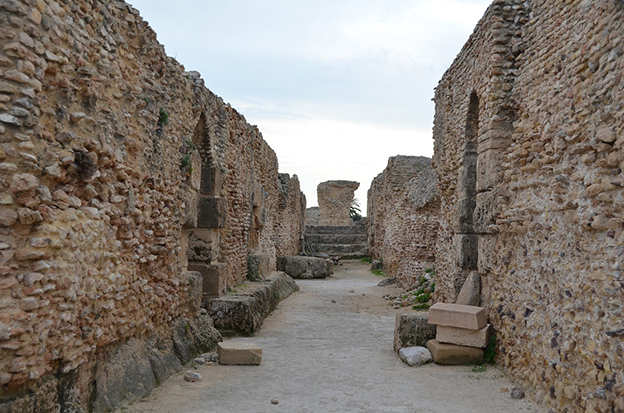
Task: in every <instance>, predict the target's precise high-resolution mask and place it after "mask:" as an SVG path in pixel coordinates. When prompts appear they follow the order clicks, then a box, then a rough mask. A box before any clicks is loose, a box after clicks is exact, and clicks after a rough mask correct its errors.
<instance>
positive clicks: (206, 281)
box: [188, 262, 227, 297]
mask: <svg viewBox="0 0 624 413" xmlns="http://www.w3.org/2000/svg"><path fill="white" fill-rule="evenodd" d="M188 269H189V270H191V271H196V272H198V273H200V274H201V275H202V296H204V297H220V296H221V295H223V294H224V293H225V290H226V288H227V267H226V265H225V263H216V264H204V263H197V262H189V264H188Z"/></svg>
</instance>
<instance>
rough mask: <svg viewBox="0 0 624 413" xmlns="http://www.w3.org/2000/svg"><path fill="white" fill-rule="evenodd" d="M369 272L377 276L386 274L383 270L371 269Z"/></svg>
mask: <svg viewBox="0 0 624 413" xmlns="http://www.w3.org/2000/svg"><path fill="white" fill-rule="evenodd" d="M371 272H372V273H373V274H375V275H378V276H379V277H385V276H386V274H385V273H384V272H383V270H371Z"/></svg>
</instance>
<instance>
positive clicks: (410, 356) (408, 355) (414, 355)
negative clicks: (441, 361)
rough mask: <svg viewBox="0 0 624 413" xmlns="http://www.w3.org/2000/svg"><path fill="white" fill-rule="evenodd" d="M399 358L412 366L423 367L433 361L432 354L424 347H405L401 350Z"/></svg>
mask: <svg viewBox="0 0 624 413" xmlns="http://www.w3.org/2000/svg"><path fill="white" fill-rule="evenodd" d="M399 357H400V358H401V360H403V362H405V363H406V364H408V365H410V366H412V367H413V366H422V365H423V364H425V363H429V362H430V361H432V360H433V358H432V357H431V352H430V351H429V350H427V349H426V348H424V347H405V348H402V349H400V350H399Z"/></svg>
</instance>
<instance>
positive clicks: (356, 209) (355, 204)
mask: <svg viewBox="0 0 624 413" xmlns="http://www.w3.org/2000/svg"><path fill="white" fill-rule="evenodd" d="M349 217H350V218H351V219H352V220H353V221H354V222H358V221H359V220H361V219H362V211H361V210H360V201H358V200H357V198H353V201H351V207H350V208H349Z"/></svg>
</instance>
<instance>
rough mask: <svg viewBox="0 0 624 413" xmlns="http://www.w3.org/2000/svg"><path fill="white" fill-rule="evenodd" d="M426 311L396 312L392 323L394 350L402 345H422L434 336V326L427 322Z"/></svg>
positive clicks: (402, 346)
mask: <svg viewBox="0 0 624 413" xmlns="http://www.w3.org/2000/svg"><path fill="white" fill-rule="evenodd" d="M428 320H429V316H428V315H427V313H426V312H414V313H409V314H397V315H396V318H395V323H394V351H399V349H401V348H404V347H414V346H424V345H425V344H426V343H427V341H429V340H431V339H432V338H435V336H436V326H435V325H434V324H429V322H428Z"/></svg>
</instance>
